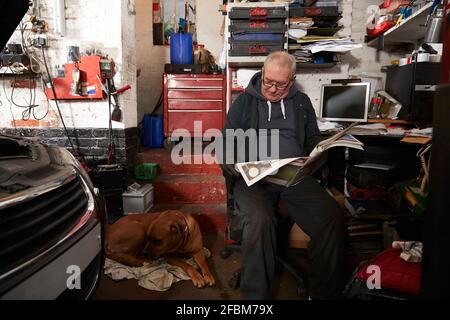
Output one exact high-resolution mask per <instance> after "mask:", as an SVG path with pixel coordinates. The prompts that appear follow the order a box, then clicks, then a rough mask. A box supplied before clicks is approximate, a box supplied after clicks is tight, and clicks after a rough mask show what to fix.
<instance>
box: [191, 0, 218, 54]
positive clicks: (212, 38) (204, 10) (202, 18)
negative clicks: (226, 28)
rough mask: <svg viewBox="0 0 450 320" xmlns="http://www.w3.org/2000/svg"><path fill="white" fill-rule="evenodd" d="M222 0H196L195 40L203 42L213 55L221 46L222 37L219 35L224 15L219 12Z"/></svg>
mask: <svg viewBox="0 0 450 320" xmlns="http://www.w3.org/2000/svg"><path fill="white" fill-rule="evenodd" d="M221 4H222V0H196V10H197V21H196V23H197V41H198V43H200V44H204V45H205V48H206V49H208V50H209V51H210V52H211V53H212V54H213V56H214V57H217V56H218V55H219V53H220V52H221V50H222V48H223V43H224V41H225V40H224V38H223V36H221V35H220V32H221V28H222V23H223V21H224V16H223V15H222V13H221V12H219V6H220V5H221Z"/></svg>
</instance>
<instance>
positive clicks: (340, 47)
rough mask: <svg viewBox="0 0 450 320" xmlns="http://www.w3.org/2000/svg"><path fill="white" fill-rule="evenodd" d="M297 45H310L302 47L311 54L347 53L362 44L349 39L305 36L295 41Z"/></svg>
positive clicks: (360, 46)
mask: <svg viewBox="0 0 450 320" xmlns="http://www.w3.org/2000/svg"><path fill="white" fill-rule="evenodd" d="M297 42H299V43H311V44H306V45H302V48H303V49H307V50H310V51H311V52H312V53H317V52H321V51H329V52H348V51H351V50H353V49H359V48H362V44H360V43H356V42H353V41H352V40H351V39H349V38H341V37H320V36H306V37H303V38H300V39H299V40H297Z"/></svg>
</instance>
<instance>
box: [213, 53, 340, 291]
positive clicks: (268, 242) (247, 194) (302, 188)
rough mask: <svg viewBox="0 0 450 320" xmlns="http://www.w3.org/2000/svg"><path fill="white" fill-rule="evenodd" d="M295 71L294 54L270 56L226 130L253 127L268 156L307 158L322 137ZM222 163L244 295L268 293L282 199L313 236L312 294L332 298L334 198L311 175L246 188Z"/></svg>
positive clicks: (336, 243)
mask: <svg viewBox="0 0 450 320" xmlns="http://www.w3.org/2000/svg"><path fill="white" fill-rule="evenodd" d="M295 72H296V62H295V58H294V57H293V56H292V55H290V54H288V53H286V52H281V51H280V52H274V53H272V54H270V55H269V56H268V57H267V59H266V61H265V63H264V66H263V69H262V71H261V72H258V73H256V74H255V75H254V76H253V78H252V79H251V80H250V83H249V85H248V86H247V88H246V90H245V92H244V93H242V94H241V95H240V96H239V97H238V98H237V99H236V100H235V102H234V103H233V105H232V106H231V108H230V110H229V112H228V115H227V121H226V125H225V128H224V132H226V131H227V129H228V130H229V129H233V130H238V129H242V130H243V131H248V130H251V129H254V130H256V135H257V139H258V140H261V139H262V138H263V136H262V135H267V136H269V139H266V141H270V143H267V144H268V146H266V149H268V150H269V151H270V152H269V153H270V154H271V155H273V154H276V155H277V158H280V159H282V158H292V157H300V156H307V155H308V154H309V153H310V152H311V150H312V149H313V148H314V147H315V146H316V144H317V143H318V142H319V141H320V140H321V139H322V138H321V135H320V132H319V129H318V127H317V122H316V115H315V111H314V109H313V107H312V105H311V101H310V99H309V98H308V96H307V95H306V94H304V93H302V92H300V91H299V90H298V89H297V88H296V87H295V85H294V82H295ZM260 129H266V130H260ZM238 131H239V130H238ZM272 135H276V136H275V137H276V139H275V140H273V139H270V137H272ZM267 136H266V137H265V138H267ZM225 137H226V139H228V138H229V136H227V135H226V134H225ZM250 144H251V143H250ZM258 146H259V148H260V149H261V145H259V144H258ZM239 148H240V146H239V145H238V146H237V149H239ZM266 154H267V153H266ZM260 155H261V153H260V152H259V154H258V157H257V159H249V154H248V148H247V149H246V154H242V153H239V152H238V153H237V154H236V156H237V158H238V159H237V160H235V161H237V162H241V161H257V160H263V159H262V157H261V156H260ZM250 158H251V157H250ZM221 166H222V169H223V170H224V172H225V174H228V175H231V176H233V190H234V191H233V194H234V197H235V207H236V209H237V210H238V212H239V213H240V214H241V215H242V219H243V234H242V266H241V272H242V274H241V283H240V288H241V292H242V295H243V297H244V298H246V299H268V298H270V296H269V293H270V286H271V281H272V279H273V276H274V271H275V255H276V234H275V222H276V221H275V213H276V210H277V206H278V202H279V201H280V200H282V201H283V202H284V203H285V205H286V207H287V210H288V212H289V215H290V216H291V218H292V219H293V220H294V221H295V222H296V223H297V224H298V225H299V226H300V227H301V228H302V229H303V230H304V231H305V232H306V233H307V234H308V235H309V236H310V238H311V242H310V244H309V247H308V256H309V259H310V262H311V274H310V297H311V298H312V299H334V298H338V297H339V296H340V295H341V292H342V289H343V284H344V279H343V272H344V261H343V257H344V227H343V214H342V212H341V211H340V209H339V207H338V205H337V203H336V201H334V199H333V198H332V197H331V196H330V195H329V194H328V193H327V192H326V190H325V189H324V188H323V187H322V186H321V185H320V184H319V183H318V182H317V181H316V180H315V179H314V178H312V177H307V178H306V179H304V180H303V181H301V182H300V183H298V184H296V185H293V186H291V187H288V188H286V187H283V186H279V185H275V184H272V183H270V182H267V181H264V180H261V181H259V182H257V183H256V184H253V185H251V186H250V187H248V186H247V184H246V183H245V181H244V179H243V178H242V177H241V176H240V174H239V173H238V172H237V171H236V170H235V169H234V164H231V163H228V164H226V163H224V164H222V165H221Z"/></svg>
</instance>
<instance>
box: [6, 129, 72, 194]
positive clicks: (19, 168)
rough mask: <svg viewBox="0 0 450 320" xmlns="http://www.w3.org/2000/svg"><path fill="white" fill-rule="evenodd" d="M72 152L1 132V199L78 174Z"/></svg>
mask: <svg viewBox="0 0 450 320" xmlns="http://www.w3.org/2000/svg"><path fill="white" fill-rule="evenodd" d="M73 164H74V161H73V157H72V156H71V155H70V153H69V152H68V151H67V150H65V149H63V148H61V147H57V146H47V145H45V144H43V143H40V142H37V141H33V140H28V139H22V138H18V137H13V136H6V135H0V201H2V200H3V199H4V198H5V197H8V196H10V195H12V194H14V193H17V192H20V191H22V190H25V189H28V188H33V187H37V186H42V185H44V184H49V183H54V182H55V181H57V180H61V181H63V180H64V179H66V178H67V177H68V176H70V175H73V173H74V165H73Z"/></svg>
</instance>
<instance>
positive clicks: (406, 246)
mask: <svg viewBox="0 0 450 320" xmlns="http://www.w3.org/2000/svg"><path fill="white" fill-rule="evenodd" d="M392 247H393V248H395V249H400V250H402V253H400V258H402V259H403V260H405V261H407V262H412V263H419V262H421V261H422V252H423V243H422V242H420V241H394V242H392Z"/></svg>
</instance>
